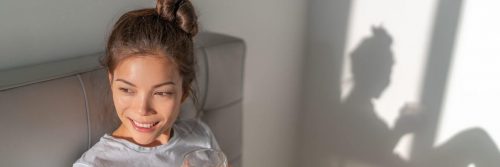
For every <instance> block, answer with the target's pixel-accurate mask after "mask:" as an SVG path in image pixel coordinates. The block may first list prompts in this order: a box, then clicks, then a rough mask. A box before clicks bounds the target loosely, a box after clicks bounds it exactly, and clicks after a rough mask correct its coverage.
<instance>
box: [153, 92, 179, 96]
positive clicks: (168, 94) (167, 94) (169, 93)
mask: <svg viewBox="0 0 500 167" xmlns="http://www.w3.org/2000/svg"><path fill="white" fill-rule="evenodd" d="M154 94H155V95H159V96H172V95H174V92H168V91H167V92H155V93H154Z"/></svg>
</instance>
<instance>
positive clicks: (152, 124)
mask: <svg viewBox="0 0 500 167" xmlns="http://www.w3.org/2000/svg"><path fill="white" fill-rule="evenodd" d="M134 124H135V125H136V126H138V127H141V128H151V127H153V126H154V125H155V124H156V123H150V124H146V123H139V122H137V121H134Z"/></svg>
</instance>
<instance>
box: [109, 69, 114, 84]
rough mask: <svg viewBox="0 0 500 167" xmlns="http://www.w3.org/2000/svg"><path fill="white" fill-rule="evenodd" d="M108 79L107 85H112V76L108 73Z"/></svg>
mask: <svg viewBox="0 0 500 167" xmlns="http://www.w3.org/2000/svg"><path fill="white" fill-rule="evenodd" d="M108 79H109V84H112V83H113V74H111V73H109V72H108Z"/></svg>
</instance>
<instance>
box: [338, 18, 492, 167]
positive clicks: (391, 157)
mask: <svg viewBox="0 0 500 167" xmlns="http://www.w3.org/2000/svg"><path fill="white" fill-rule="evenodd" d="M372 32H373V34H372V35H371V36H369V37H367V38H365V39H363V41H362V42H361V43H360V44H359V45H358V46H357V47H356V48H355V50H354V51H353V52H352V54H351V55H350V59H351V62H352V65H351V70H352V74H353V79H354V86H353V88H352V90H351V92H349V93H348V95H347V96H346V98H345V99H344V101H343V102H342V103H341V107H340V110H337V111H334V113H333V115H332V116H333V120H332V122H331V123H332V125H331V128H332V129H330V131H332V134H333V136H335V137H334V139H332V141H331V144H332V145H331V146H332V148H330V150H332V151H333V152H334V154H336V155H337V156H338V157H339V159H338V161H337V162H336V163H337V164H336V166H338V167H354V166H356V167H357V166H363V167H364V166H375V167H407V166H408V167H410V166H411V167H417V166H418V167H467V166H468V165H470V164H474V165H475V166H476V167H493V166H498V165H499V164H500V153H499V150H498V148H496V145H495V143H494V142H493V141H492V139H491V138H490V137H489V136H488V134H487V133H486V132H485V131H484V130H482V129H477V128H476V129H469V130H466V131H463V132H462V133H460V134H458V135H456V136H454V137H453V138H452V139H450V140H449V141H448V142H446V143H444V144H442V145H440V146H439V147H437V148H433V149H429V150H428V151H427V152H425V153H423V154H421V155H419V156H420V157H419V158H418V161H417V160H414V159H412V157H410V159H409V160H404V159H402V158H401V157H399V156H398V155H397V154H394V153H393V150H394V148H395V147H396V145H397V143H398V141H399V140H400V139H401V137H402V136H403V135H405V134H408V133H414V132H416V131H418V130H419V129H418V128H417V127H422V126H420V125H419V124H421V123H422V122H425V119H427V118H426V117H427V116H428V115H424V114H422V113H425V112H423V111H420V110H425V108H424V109H418V108H415V107H412V105H405V106H402V107H401V110H400V117H399V118H398V119H397V121H396V124H395V126H394V128H392V129H391V128H389V127H388V126H387V125H386V124H385V123H384V121H383V120H382V119H381V118H379V117H378V116H377V115H376V112H375V108H374V105H373V102H372V101H373V100H374V99H377V98H379V97H380V96H381V94H382V93H383V92H384V90H385V89H386V88H387V87H388V85H389V84H390V76H391V74H392V67H393V65H394V63H395V56H394V55H393V53H392V51H391V45H392V43H393V42H394V41H393V38H392V37H391V35H390V34H389V33H388V32H387V31H386V30H385V29H384V28H383V27H374V28H372ZM360 164H362V165H360Z"/></svg>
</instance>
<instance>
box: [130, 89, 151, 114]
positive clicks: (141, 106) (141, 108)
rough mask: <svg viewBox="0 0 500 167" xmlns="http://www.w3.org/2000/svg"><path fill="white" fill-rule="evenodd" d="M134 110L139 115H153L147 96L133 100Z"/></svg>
mask: <svg viewBox="0 0 500 167" xmlns="http://www.w3.org/2000/svg"><path fill="white" fill-rule="evenodd" d="M133 103H134V104H133V105H134V110H135V111H136V112H138V113H139V114H140V115H144V116H146V115H151V114H155V112H154V110H153V108H152V107H151V106H152V105H151V98H150V96H148V95H147V94H141V95H139V96H137V98H136V99H134V102H133Z"/></svg>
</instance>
